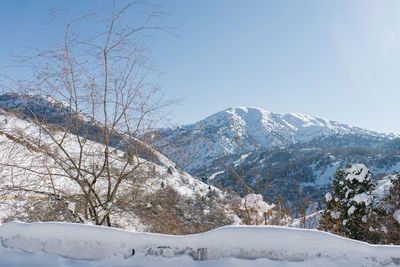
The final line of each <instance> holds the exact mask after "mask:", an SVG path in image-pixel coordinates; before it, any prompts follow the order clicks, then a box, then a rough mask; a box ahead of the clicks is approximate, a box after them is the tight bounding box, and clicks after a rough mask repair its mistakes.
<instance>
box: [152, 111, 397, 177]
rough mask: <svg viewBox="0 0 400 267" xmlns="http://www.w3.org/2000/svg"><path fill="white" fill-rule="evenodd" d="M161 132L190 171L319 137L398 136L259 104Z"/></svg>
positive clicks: (167, 149)
mask: <svg viewBox="0 0 400 267" xmlns="http://www.w3.org/2000/svg"><path fill="white" fill-rule="evenodd" d="M160 135H161V140H160V141H159V143H158V145H159V147H161V148H165V149H164V150H163V152H164V153H165V154H166V155H167V156H169V157H170V158H172V159H173V160H175V161H177V162H179V163H181V164H182V165H183V167H184V168H185V169H186V170H188V171H193V170H196V169H199V168H203V167H206V166H207V165H208V164H210V163H212V162H213V161H214V160H215V159H217V158H219V159H221V158H224V157H227V156H231V155H235V154H237V155H238V154H242V155H243V154H246V153H249V152H252V151H255V150H266V149H274V148H286V147H288V146H289V145H292V144H295V143H303V142H308V141H311V140H313V139H314V138H317V137H327V136H332V135H361V136H368V137H373V138H376V139H391V138H394V137H395V135H393V134H390V135H388V134H384V133H378V132H374V131H369V130H366V129H362V128H359V127H353V126H349V125H346V124H341V123H339V122H336V121H331V120H326V119H322V118H318V117H314V116H309V115H302V114H297V113H289V114H284V115H283V114H278V113H272V112H269V111H266V110H263V109H260V108H256V107H250V108H246V107H231V108H228V109H226V110H224V111H221V112H218V113H216V114H214V115H211V116H209V117H207V118H205V119H204V120H201V121H199V122H197V123H194V124H190V125H184V126H180V127H176V128H167V129H162V130H161V131H160Z"/></svg>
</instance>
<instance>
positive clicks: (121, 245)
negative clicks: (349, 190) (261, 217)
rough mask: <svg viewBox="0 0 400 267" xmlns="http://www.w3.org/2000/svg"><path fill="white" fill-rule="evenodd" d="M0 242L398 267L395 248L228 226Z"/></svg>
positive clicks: (98, 255)
mask: <svg viewBox="0 0 400 267" xmlns="http://www.w3.org/2000/svg"><path fill="white" fill-rule="evenodd" d="M0 242H1V244H2V246H0V255H1V250H3V251H4V250H5V249H7V250H9V249H20V250H24V251H25V252H28V253H47V254H55V255H59V256H63V257H66V258H69V259H77V260H100V259H105V258H110V257H118V258H119V259H129V258H131V257H132V258H143V257H149V258H154V256H164V257H167V258H169V257H173V256H177V255H188V256H190V257H192V258H193V259H195V260H217V259H221V258H225V257H235V258H239V259H259V258H266V259H269V260H282V261H293V262H304V261H315V260H316V259H326V260H327V261H329V262H331V261H333V262H335V261H346V262H353V263H354V262H357V263H360V265H368V266H371V265H381V264H390V263H392V264H400V246H376V245H369V244H367V243H363V242H359V241H354V240H350V239H346V238H342V237H338V236H335V235H332V234H329V233H325V232H320V231H316V230H303V229H291V228H286V227H273V226H264V227H257V226H229V227H223V228H219V229H215V230H213V231H210V232H206V233H202V234H196V235H187V236H170V235H160V234H151V233H133V232H127V231H122V230H118V229H113V228H106V227H98V226H89V225H79V224H66V223H31V224H25V223H16V222H13V223H6V224H3V225H1V226H0ZM133 250H134V251H133ZM133 252H134V255H132V254H133ZM35 255H37V254H35ZM164 257H162V258H164ZM0 258H1V257H0ZM162 258H160V259H162ZM216 266H217V265H216Z"/></svg>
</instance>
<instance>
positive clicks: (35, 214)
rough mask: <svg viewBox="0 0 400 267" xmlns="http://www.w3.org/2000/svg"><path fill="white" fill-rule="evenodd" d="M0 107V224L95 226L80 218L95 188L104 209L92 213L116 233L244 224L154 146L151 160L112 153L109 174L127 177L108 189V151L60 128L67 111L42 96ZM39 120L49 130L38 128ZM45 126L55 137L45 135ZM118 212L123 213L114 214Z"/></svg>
mask: <svg viewBox="0 0 400 267" xmlns="http://www.w3.org/2000/svg"><path fill="white" fill-rule="evenodd" d="M21 99H23V101H21ZM0 107H2V109H0V155H1V156H0V222H6V221H10V220H16V219H17V220H21V221H28V222H30V221H70V222H78V221H80V222H82V223H89V224H91V223H94V222H93V221H90V220H88V221H85V219H83V218H84V217H82V215H79V214H80V211H79V210H81V209H82V205H84V203H85V201H86V200H85V194H86V193H85V191H84V190H86V188H89V187H88V186H89V183H94V182H97V184H96V187H93V189H91V190H93V192H91V193H93V194H97V195H96V201H97V202H96V204H93V208H92V209H91V210H90V211H91V212H94V211H93V209H94V208H96V209H97V211H96V212H98V213H99V214H101V213H106V212H111V214H110V215H111V218H112V225H113V226H116V227H120V228H124V229H129V230H142V231H155V232H171V233H187V232H196V231H205V230H208V229H212V228H215V227H217V226H221V225H226V224H230V223H233V222H234V221H235V220H236V219H237V216H236V215H234V214H233V212H232V210H231V209H230V207H229V205H227V203H228V202H231V201H232V199H229V198H230V197H233V196H230V197H228V195H226V194H225V193H224V192H222V191H221V190H219V189H218V188H216V187H213V186H210V185H208V184H205V183H203V182H202V181H199V180H198V179H195V178H194V177H192V176H191V175H189V174H188V173H186V172H185V171H183V170H181V169H179V168H176V167H175V163H174V162H173V161H171V160H169V159H168V158H167V157H165V156H163V155H162V154H161V153H159V152H157V151H156V150H154V149H153V148H151V147H150V146H146V149H147V150H151V154H152V155H155V157H151V159H145V158H143V157H141V156H140V155H139V156H137V157H135V158H129V157H128V156H127V151H126V150H123V149H119V146H115V147H113V148H112V150H110V151H111V152H110V155H111V156H110V157H109V161H110V170H111V171H112V172H113V173H116V174H118V172H120V174H123V172H122V171H123V170H124V171H125V173H126V174H127V176H126V177H125V176H123V178H122V179H119V178H118V177H117V176H118V175H117V176H115V177H116V178H117V179H115V178H114V177H113V176H109V177H113V178H112V180H109V181H107V180H108V178H106V176H104V175H103V174H99V175H97V176H94V175H93V173H95V172H96V169H99V167H98V166H101V163H102V162H104V151H105V146H104V144H103V143H102V142H97V141H96V139H95V138H79V136H77V135H76V134H74V132H72V131H71V132H62V131H60V129H62V128H60V129H59V128H57V125H62V124H64V123H66V122H65V117H66V116H65V113H66V112H68V108H67V105H66V104H65V103H61V102H59V101H57V100H55V99H53V98H49V97H43V96H38V95H28V96H20V95H15V94H11V95H3V96H0ZM32 110H33V111H36V112H34V113H32V112H31V111H32ZM35 114H36V117H32V115H35ZM78 115H79V116H80V119H81V120H82V121H83V126H85V127H92V128H95V127H98V125H97V124H96V122H94V121H93V120H91V119H90V118H89V117H87V116H85V115H83V114H78ZM39 117H40V118H41V119H43V121H42V123H44V124H38V123H34V121H33V120H34V119H38V118H39ZM67 118H68V117H67ZM85 123H86V124H85ZM52 125H55V126H53V127H51V126H52ZM44 126H46V127H49V128H48V129H50V130H51V132H46V131H44V130H43V128H42V127H44ZM86 130H87V128H86ZM78 133H81V132H78ZM120 135H121V136H122V135H123V133H120ZM115 136H116V137H115V138H118V135H115ZM59 144H62V145H59ZM141 147H145V146H144V145H142V146H141ZM154 158H155V159H156V160H154ZM75 164H80V167H79V168H76V167H74V166H75ZM99 173H100V172H99ZM123 175H125V174H123ZM75 177H77V178H75ZM114 179H115V181H114ZM116 183H118V184H119V186H120V188H119V191H118V193H117V197H116V198H115V199H114V200H113V201H112V203H109V202H108V201H107V198H106V196H107V187H109V185H112V186H114V185H115V184H116ZM82 188H83V189H82ZM94 190H96V191H94ZM210 198H212V199H213V201H212V203H211V201H210ZM86 199H87V198H86ZM111 205H113V206H115V207H117V208H116V209H114V211H111V210H109V207H110V206H111ZM107 210H109V211H107ZM155 214H157V216H155ZM229 214H230V215H229ZM160 218H164V219H163V220H160ZM169 220H171V221H169ZM168 224H174V225H175V228H169V226H168ZM195 229H196V230H195Z"/></svg>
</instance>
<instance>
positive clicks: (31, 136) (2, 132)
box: [0, 110, 225, 230]
mask: <svg viewBox="0 0 400 267" xmlns="http://www.w3.org/2000/svg"><path fill="white" fill-rule="evenodd" d="M59 135H60V136H63V133H59ZM54 136H56V138H57V135H56V134H54ZM39 138H40V140H41V142H42V146H47V147H48V149H50V150H51V149H57V147H56V146H55V145H54V144H53V143H54V142H52V140H51V138H50V137H49V136H47V135H46V134H44V133H43V132H40V129H39V128H38V127H37V125H35V124H34V123H32V122H30V121H29V120H27V119H22V118H19V117H17V116H15V115H14V114H12V113H8V112H6V111H3V110H0V223H1V222H2V221H4V220H13V219H19V220H24V219H27V218H28V219H29V216H27V215H26V214H24V212H25V211H26V210H27V209H29V208H30V207H31V206H30V202H32V200H38V199H39V200H40V199H42V198H43V195H46V192H48V194H49V195H51V194H53V193H52V192H53V191H52V190H53V189H52V187H55V188H57V190H58V191H57V195H58V196H59V197H64V196H68V195H73V194H79V192H80V191H79V190H80V189H79V187H78V185H77V183H76V182H75V181H74V180H73V179H71V178H68V175H66V174H67V173H66V172H65V170H64V169H62V168H61V167H60V166H59V165H57V164H51V161H52V158H48V157H47V155H46V153H44V152H43V151H45V150H43V151H37V150H35V149H32V147H30V146H29V142H30V140H38V139H39ZM63 147H64V148H65V150H66V151H68V153H69V154H70V155H71V156H72V157H74V156H76V155H75V154H79V145H78V143H77V138H76V136H75V135H73V134H69V135H67V137H66V138H65V141H64V145H63ZM85 147H86V148H85V153H87V156H84V157H83V160H82V162H81V164H82V165H83V166H85V165H88V166H91V164H92V162H102V161H103V159H102V158H101V157H102V152H101V151H104V146H103V145H102V144H100V143H96V142H94V141H89V140H88V141H86V143H85ZM97 152H99V153H98V154H97ZM60 155H62V154H60ZM96 155H97V156H96ZM60 157H62V156H60ZM160 159H162V161H163V163H164V166H163V165H159V164H156V163H154V162H150V161H146V160H144V159H141V158H139V159H137V160H138V161H140V163H141V165H140V166H141V167H139V169H138V170H137V171H136V172H135V176H134V178H135V179H136V180H134V182H133V183H132V182H131V181H129V180H128V179H125V180H123V181H122V183H121V186H120V187H121V188H120V190H119V192H120V193H121V194H122V196H125V195H124V194H126V195H127V196H129V195H128V193H129V192H131V191H130V190H133V189H134V188H137V189H135V190H137V191H138V192H139V193H140V194H141V195H140V196H141V197H145V196H146V195H147V194H151V193H154V192H156V191H157V190H159V189H162V188H166V187H170V188H172V189H174V190H175V191H176V192H177V194H178V195H179V196H181V197H182V198H189V199H195V198H196V197H200V198H201V197H204V198H207V194H209V193H210V191H213V192H214V193H217V194H216V196H217V198H218V199H222V198H223V197H224V196H225V194H224V193H223V192H222V191H220V190H219V189H217V188H215V187H213V186H211V187H210V186H209V185H207V184H205V183H203V182H201V181H199V180H198V179H195V178H193V177H192V176H191V175H189V174H188V173H186V172H184V171H182V170H178V169H176V168H175V167H174V166H175V164H174V163H173V162H172V161H170V160H169V159H168V158H166V157H164V156H163V155H161V154H160ZM65 160H66V161H67V159H65ZM44 162H48V163H44ZM125 162H126V160H125V159H124V152H123V151H120V150H118V149H116V150H114V151H113V153H112V168H116V169H120V168H121V166H124V165H125ZM167 166H168V167H167ZM128 168H129V167H128ZM132 184H133V185H132ZM19 186H21V188H24V189H27V190H25V191H22V190H21V191H18V190H17V189H16V188H18V187H19ZM102 186H104V185H103V184H102V183H99V187H100V188H101V187H102ZM10 188H13V189H12V190H11V189H10ZM104 188H106V187H105V186H104ZM104 190H105V189H104ZM28 191H30V192H28ZM38 191H41V192H44V193H40V194H37V193H35V192H38ZM99 192H100V194H101V193H102V191H101V190H99ZM46 199H47V198H46V197H45V199H44V200H46ZM49 201H50V198H49ZM140 201H143V202H144V201H146V200H145V199H140V200H139V201H138V200H137V202H140ZM69 204H70V205H71V206H74V203H72V202H71V203H69ZM69 204H68V205H69ZM146 204H148V203H142V206H146ZM148 205H150V204H148ZM221 208H223V207H221ZM113 220H114V223H115V224H116V225H118V226H119V227H121V228H124V229H130V230H146V229H147V226H148V225H144V224H143V223H142V221H141V218H140V216H137V214H135V211H134V210H129V209H126V208H125V209H121V210H118V212H116V213H115V214H114V215H113ZM88 223H91V222H88Z"/></svg>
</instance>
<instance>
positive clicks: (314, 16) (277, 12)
mask: <svg viewBox="0 0 400 267" xmlns="http://www.w3.org/2000/svg"><path fill="white" fill-rule="evenodd" d="M88 3H90V5H92V6H93V5H94V6H105V3H106V1H104V0H101V1H100V0H99V1H93V0H92V1H86V2H84V1H77V0H72V1H71V6H72V11H74V10H75V9H76V10H78V9H83V10H84V9H85V8H88V7H89V6H90V5H89V4H88ZM163 3H164V10H165V11H166V12H168V13H170V15H169V16H168V17H167V18H166V19H165V21H164V22H165V23H166V24H167V26H177V29H176V30H175V33H176V35H177V36H172V35H168V34H165V33H157V34H156V35H154V38H153V41H152V51H153V57H154V60H155V62H156V64H157V70H158V71H160V72H161V73H162V75H161V76H160V77H159V78H158V79H157V81H155V82H156V83H157V84H158V85H159V86H160V87H161V88H163V90H164V91H165V92H166V94H167V95H168V96H175V97H181V96H183V97H184V100H183V102H182V103H181V104H180V105H179V106H176V107H174V108H173V109H172V111H173V113H174V115H175V117H174V119H173V121H174V122H175V123H176V124H186V123H193V122H196V121H198V120H200V119H203V118H205V117H207V116H209V115H211V114H213V113H215V112H218V111H221V110H224V109H226V108H228V107H230V106H257V107H260V108H263V109H266V110H269V111H271V112H277V113H288V112H296V113H303V114H308V115H314V116H319V117H323V118H327V119H331V120H336V121H339V122H342V123H346V124H350V125H355V126H359V127H363V128H367V129H372V130H376V131H381V132H394V133H398V134H400V112H399V110H400V108H399V100H400V1H396V0H382V1H372V0H358V1H356V0H335V1H319V0H304V1H294V0H292V1H290V0H279V1H278V0H275V1H273V0H249V1H239V0H202V1H196V0H185V1H183V0H166V1H163ZM64 5H65V2H64V1H62V0H57V1H50V0H37V1H28V0H19V1H12V0H3V1H2V2H1V7H0V12H1V13H0V23H1V27H0V36H1V42H0V72H8V69H6V68H4V66H5V65H8V64H9V63H10V62H11V58H10V56H8V53H9V52H10V51H11V50H14V51H17V52H19V51H21V50H22V48H23V47H24V46H33V47H41V48H44V47H50V46H51V45H52V42H54V35H55V32H56V31H57V28H56V25H52V24H51V23H48V21H47V20H46V18H47V17H48V16H47V14H48V11H47V9H46V8H54V7H63V6H64ZM7 74H10V73H7ZM12 74H13V73H11V75H12Z"/></svg>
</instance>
